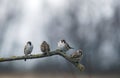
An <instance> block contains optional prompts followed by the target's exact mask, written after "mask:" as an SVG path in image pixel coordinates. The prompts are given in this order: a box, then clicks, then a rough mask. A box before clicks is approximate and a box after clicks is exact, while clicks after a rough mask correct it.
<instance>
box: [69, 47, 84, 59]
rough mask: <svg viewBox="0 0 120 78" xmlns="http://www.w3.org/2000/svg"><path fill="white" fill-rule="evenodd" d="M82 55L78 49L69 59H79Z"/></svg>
mask: <svg viewBox="0 0 120 78" xmlns="http://www.w3.org/2000/svg"><path fill="white" fill-rule="evenodd" d="M82 55H83V53H82V50H81V49H79V50H77V51H75V52H74V53H73V54H72V55H71V58H76V59H77V58H78V59H79V58H80V57H81V56H82Z"/></svg>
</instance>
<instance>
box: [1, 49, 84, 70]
mask: <svg viewBox="0 0 120 78" xmlns="http://www.w3.org/2000/svg"><path fill="white" fill-rule="evenodd" d="M53 55H60V56H62V57H64V58H65V59H66V60H68V61H69V62H71V63H72V64H73V65H74V66H75V67H76V68H78V69H79V70H80V71H83V70H84V69H85V67H84V65H82V64H80V63H79V62H78V61H76V60H75V59H73V58H71V57H70V56H68V55H66V54H65V52H63V51H60V50H55V51H51V52H49V54H48V55H44V54H34V55H30V56H27V57H25V56H12V57H9V58H0V62H6V61H15V60H24V59H36V58H43V57H50V56H53Z"/></svg>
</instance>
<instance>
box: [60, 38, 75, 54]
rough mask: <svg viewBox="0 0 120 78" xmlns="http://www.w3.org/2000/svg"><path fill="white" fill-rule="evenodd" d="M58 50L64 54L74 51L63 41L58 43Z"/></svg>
mask: <svg viewBox="0 0 120 78" xmlns="http://www.w3.org/2000/svg"><path fill="white" fill-rule="evenodd" d="M58 49H59V50H62V51H64V52H66V51H68V50H69V49H74V48H72V47H71V46H69V44H68V43H67V42H66V41H65V40H64V39H63V40H60V41H59V42H58Z"/></svg>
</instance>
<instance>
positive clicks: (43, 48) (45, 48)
mask: <svg viewBox="0 0 120 78" xmlns="http://www.w3.org/2000/svg"><path fill="white" fill-rule="evenodd" d="M40 49H41V51H42V52H43V53H44V54H47V55H48V54H49V52H50V46H49V44H48V43H47V42H46V41H43V42H42V44H41V45H40Z"/></svg>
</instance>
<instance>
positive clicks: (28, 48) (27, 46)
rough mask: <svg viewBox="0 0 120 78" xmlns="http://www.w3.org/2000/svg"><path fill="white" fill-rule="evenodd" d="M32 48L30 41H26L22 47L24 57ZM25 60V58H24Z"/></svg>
mask: <svg viewBox="0 0 120 78" xmlns="http://www.w3.org/2000/svg"><path fill="white" fill-rule="evenodd" d="M32 50H33V45H32V43H31V41H28V42H27V43H26V45H25V47H24V54H25V57H26V56H28V55H29V54H31V53H32ZM25 61H26V59H25Z"/></svg>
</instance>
